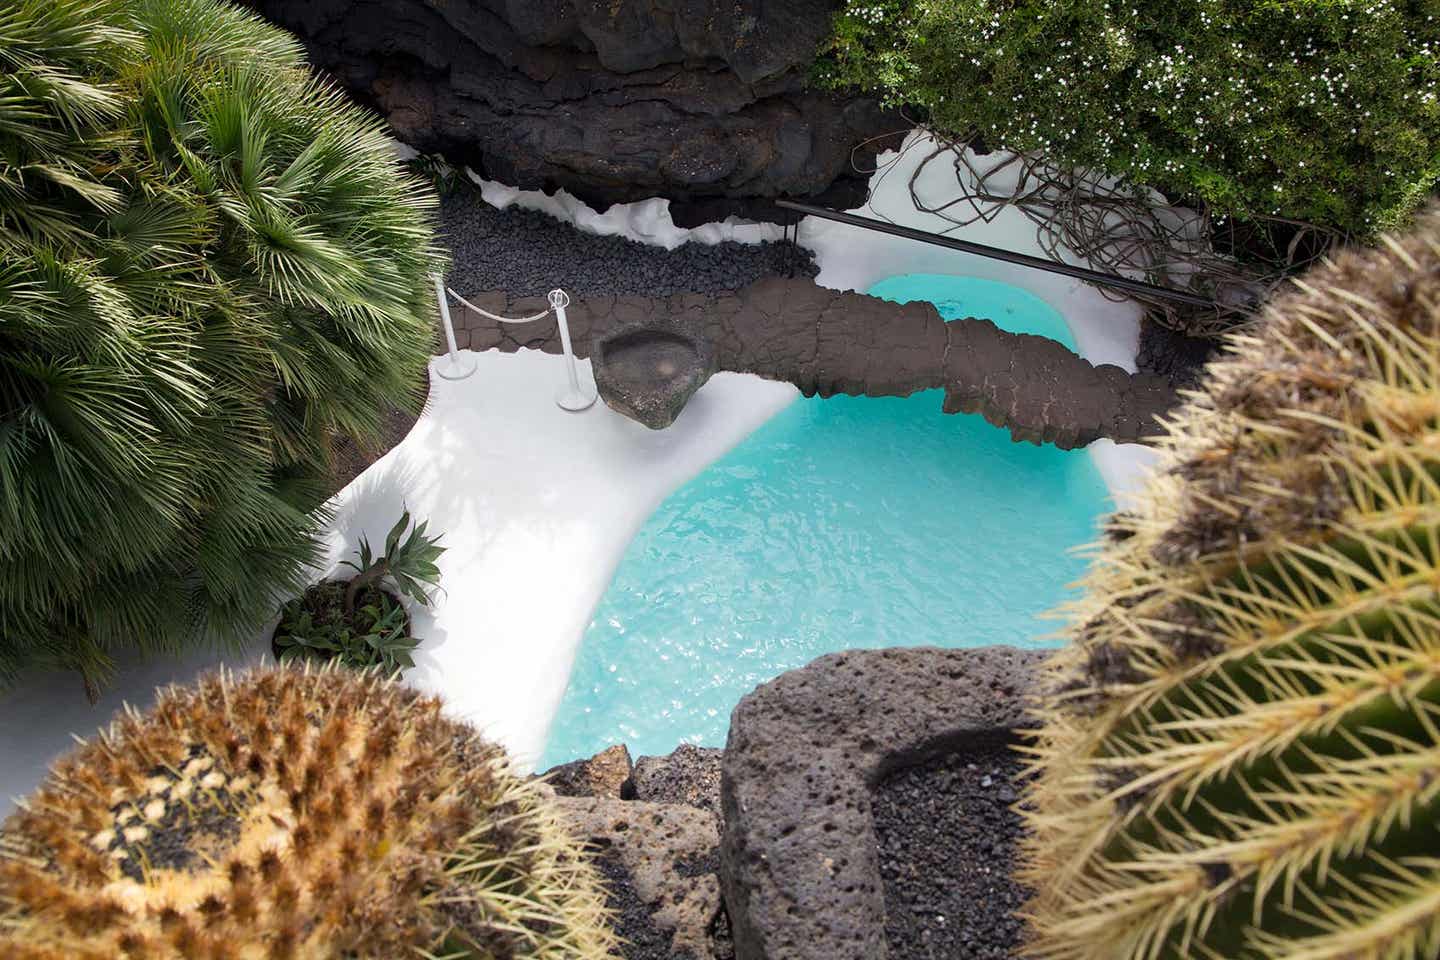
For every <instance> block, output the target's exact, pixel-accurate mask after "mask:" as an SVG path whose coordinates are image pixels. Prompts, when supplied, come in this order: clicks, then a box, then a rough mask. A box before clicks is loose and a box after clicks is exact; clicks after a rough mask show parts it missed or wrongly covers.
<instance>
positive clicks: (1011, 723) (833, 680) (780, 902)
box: [720, 646, 1044, 960]
mask: <svg viewBox="0 0 1440 960" xmlns="http://www.w3.org/2000/svg"><path fill="white" fill-rule="evenodd" d="M1043 656H1044V655H1043V653H1041V652H1038V651H1025V650H1018V649H1015V648H1013V647H1000V646H995V647H982V648H978V649H972V650H940V649H936V648H933V647H915V648H901V649H888V650H852V651H847V652H844V653H837V654H830V655H827V656H824V657H820V658H819V659H817V660H815V661H813V662H812V663H810V664H809V665H807V666H805V667H802V668H800V669H799V670H792V671H790V672H789V673H786V674H782V675H781V676H779V677H777V678H776V679H774V680H772V681H770V682H769V683H766V684H763V685H762V686H760V687H758V688H757V689H756V690H755V691H754V692H752V693H750V694H749V695H748V696H746V697H745V698H744V699H743V700H741V701H740V703H739V705H738V706H736V708H735V711H734V713H733V714H732V716H731V720H730V736H729V741H728V742H727V744H726V747H725V753H724V759H723V761H722V764H721V779H720V799H721V812H722V823H723V826H722V835H721V845H720V878H721V884H722V886H723V888H724V891H725V903H726V906H727V908H728V910H729V915H730V922H731V927H732V932H733V936H734V942H735V954H736V956H737V957H738V958H739V960H883V958H885V957H887V956H889V946H888V942H887V936H886V906H885V880H884V878H883V877H882V872H881V854H880V844H879V843H878V841H877V834H876V822H875V816H874V806H875V795H876V792H877V790H878V789H879V788H880V785H881V784H882V783H883V782H884V781H885V780H886V778H887V777H888V776H890V775H891V774H892V773H894V772H895V771H897V770H902V769H905V768H907V767H913V766H916V765H919V764H922V763H925V762H927V761H929V760H931V759H933V758H935V757H940V756H943V755H945V754H949V753H956V752H961V751H963V748H964V745H965V744H966V743H967V742H970V741H973V740H975V739H977V738H984V739H986V740H994V739H995V738H997V737H998V738H1008V737H1009V736H1010V733H1011V731H1013V730H1014V729H1015V728H1017V727H1018V726H1020V725H1021V724H1022V723H1023V722H1024V719H1025V704H1026V701H1027V699H1028V697H1029V693H1030V691H1031V690H1032V689H1033V687H1034V683H1035V677H1036V673H1035V667H1036V666H1037V665H1038V662H1039V661H1040V659H1041V658H1043ZM975 909H977V910H983V909H987V907H986V905H984V904H976V905H975Z"/></svg>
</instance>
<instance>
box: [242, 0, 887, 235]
mask: <svg viewBox="0 0 1440 960" xmlns="http://www.w3.org/2000/svg"><path fill="white" fill-rule="evenodd" d="M246 2H248V3H249V5H250V6H252V7H254V8H255V9H257V10H258V11H260V12H261V13H262V14H263V15H265V16H266V17H268V18H269V19H271V20H273V21H274V22H276V23H278V24H280V25H281V26H283V27H286V28H287V29H290V30H292V31H294V32H295V33H297V34H298V35H299V36H300V37H301V38H302V39H303V40H304V42H305V45H306V47H307V48H308V53H309V56H310V59H311V62H312V63H314V64H316V65H317V66H319V67H321V68H322V69H324V70H325V71H328V72H329V73H330V74H332V75H333V76H334V77H336V78H337V79H339V81H340V82H341V83H342V84H344V85H345V86H346V87H348V88H349V89H350V90H351V91H352V93H354V94H355V95H356V96H357V97H358V98H359V99H360V100H362V101H364V102H366V103H368V104H370V105H372V106H374V107H375V108H377V109H378V110H379V111H380V112H381V113H382V114H383V115H384V116H385V118H386V119H387V120H388V121H389V123H390V126H391V127H392V128H393V129H394V131H395V133H396V135H397V136H399V138H400V139H401V140H403V141H405V142H406V143H408V144H410V145H411V146H413V147H414V148H416V149H417V150H419V151H421V152H422V153H440V154H443V155H445V156H446V157H448V158H450V159H451V160H452V161H455V162H457V163H463V164H468V165H470V166H472V167H474V168H476V169H477V170H479V171H481V172H482V173H483V174H484V175H485V176H487V177H489V178H492V179H496V180H500V181H503V182H505V183H508V184H511V185H514V186H519V187H524V188H528V189H550V188H555V187H563V188H565V189H567V190H569V191H570V192H571V193H573V194H575V195H576V196H578V197H580V198H581V199H583V200H585V201H587V202H589V203H591V204H593V205H596V206H598V207H601V208H602V209H603V208H604V207H605V206H608V205H609V204H611V203H617V202H628V201H634V200H641V199H645V198H648V197H654V196H661V197H669V198H670V199H671V200H672V201H678V203H677V204H675V205H673V206H672V215H674V217H675V219H676V222H677V223H679V224H681V225H682V226H684V225H694V224H698V223H701V222H706V221H709V220H719V219H723V218H724V215H725V214H726V213H750V214H756V213H762V214H763V215H766V216H769V217H770V218H771V219H774V214H775V213H776V211H775V210H774V208H773V207H772V206H771V205H770V204H769V203H765V204H763V208H755V207H754V205H753V204H750V203H748V202H747V201H751V200H754V199H755V198H770V197H776V196H780V195H787V196H805V197H811V198H816V199H818V200H820V201H821V202H825V203H829V204H833V205H835V206H839V207H842V208H849V207H853V206H857V205H858V204H859V203H860V202H863V198H864V195H865V184H866V180H867V179H868V177H867V176H866V175H864V174H861V173H858V172H857V170H863V169H865V168H866V167H867V166H868V161H869V160H870V159H871V157H872V156H873V154H874V152H875V147H877V146H879V145H878V144H877V145H874V146H868V147H861V145H862V144H863V143H864V142H865V141H866V140H867V139H869V138H871V137H875V136H877V135H881V134H885V133H890V132H892V131H897V130H901V129H903V128H904V127H906V126H908V125H907V124H905V123H904V122H903V121H901V120H900V119H899V118H898V117H897V116H895V115H892V114H889V113H887V112H885V111H883V110H881V109H880V107H879V106H878V104H877V103H876V102H875V101H874V100H873V99H870V98H866V97H850V98H845V97H840V96H836V95H833V94H829V93H825V92H821V91H818V90H814V89H811V88H810V87H809V85H808V84H807V78H808V74H809V70H810V66H811V64H812V62H813V61H814V59H815V54H816V51H817V50H818V49H819V47H820V44H821V42H822V41H823V40H824V38H825V37H826V36H827V35H828V33H829V30H830V24H831V17H832V15H833V13H834V11H835V9H836V8H837V7H838V5H839V4H838V2H837V0H786V2H785V3H763V2H761V0H724V2H722V0H672V2H666V3H655V2H653V0H541V2H520V0H466V2H463V3H434V2H428V3H427V2H422V0H310V2H307V3H303V4H302V3H293V2H286V0H246ZM857 148H860V149H858V153H856V154H855V155H854V156H852V152H855V151H857ZM687 207H688V208H689V209H688V210H687ZM687 214H688V215H687Z"/></svg>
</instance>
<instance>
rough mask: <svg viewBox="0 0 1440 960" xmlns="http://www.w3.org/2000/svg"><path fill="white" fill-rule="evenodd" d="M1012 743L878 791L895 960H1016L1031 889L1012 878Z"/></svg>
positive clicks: (1015, 820) (936, 764) (949, 759)
mask: <svg viewBox="0 0 1440 960" xmlns="http://www.w3.org/2000/svg"><path fill="white" fill-rule="evenodd" d="M1019 773H1020V758H1019V755H1018V754H1016V753H1015V752H1014V751H1013V750H1012V749H1011V748H1010V745H1009V741H1007V740H1003V739H996V740H992V741H989V742H980V743H977V744H976V745H974V746H973V747H971V748H969V749H967V751H966V752H965V753H961V754H950V755H948V756H945V757H941V758H940V759H938V760H934V761H931V762H930V763H928V764H923V765H921V766H918V767H911V768H909V769H907V770H903V771H901V772H899V773H897V774H894V775H892V776H891V777H889V778H888V779H887V780H885V781H884V782H883V783H882V784H881V785H880V787H879V788H878V789H877V790H876V792H875V806H874V816H875V832H876V835H877V837H878V840H879V844H880V873H881V876H882V878H883V879H884V882H885V913H886V920H885V934H886V939H887V940H888V942H889V945H890V956H891V958H892V960H1010V958H1012V957H1014V956H1015V955H1016V947H1017V946H1018V944H1019V943H1020V937H1021V935H1022V933H1023V931H1024V926H1023V923H1022V922H1021V920H1020V919H1019V918H1018V917H1016V915H1015V911H1016V910H1017V909H1018V908H1019V907H1020V906H1021V905H1022V904H1023V903H1024V902H1025V896H1026V894H1025V889H1024V888H1023V887H1021V886H1020V885H1019V884H1017V883H1016V882H1015V881H1014V880H1012V879H1011V871H1012V869H1013V868H1014V866H1015V858H1016V850H1015V845H1016V841H1017V840H1018V839H1019V836H1020V818H1019V817H1018V816H1017V815H1016V814H1014V813H1012V812H1011V811H1010V810H1009V809H1008V807H1009V806H1010V805H1011V804H1012V803H1014V802H1015V799H1016V786H1015V782H1014V779H1015V777H1017V776H1018V775H1019Z"/></svg>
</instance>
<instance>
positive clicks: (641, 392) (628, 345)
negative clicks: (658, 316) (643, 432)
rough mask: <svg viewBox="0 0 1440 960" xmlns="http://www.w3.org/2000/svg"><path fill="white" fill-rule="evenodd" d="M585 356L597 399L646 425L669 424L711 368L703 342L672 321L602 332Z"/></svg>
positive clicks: (712, 363)
mask: <svg viewBox="0 0 1440 960" xmlns="http://www.w3.org/2000/svg"><path fill="white" fill-rule="evenodd" d="M591 359H592V361H593V363H594V371H595V386H596V388H597V389H598V390H599V391H600V398H601V399H602V400H604V401H605V403H606V405H607V406H609V407H610V409H612V410H614V411H616V412H618V413H623V414H624V415H625V416H627V417H629V418H630V419H631V420H635V421H637V422H639V423H643V424H645V426H647V427H649V428H650V429H651V430H661V429H664V428H665V427H668V426H670V424H672V423H674V422H675V418H676V417H678V416H679V415H680V411H681V410H684V409H685V404H686V403H688V402H689V401H690V398H691V397H693V396H694V395H695V391H697V390H699V389H700V388H701V387H703V386H704V385H705V381H707V380H709V379H710V375H711V374H713V373H714V372H715V370H716V362H715V351H714V350H713V349H712V348H711V346H710V343H709V341H707V340H706V339H704V338H703V337H699V336H696V335H694V334H692V333H690V332H688V331H687V330H685V328H684V327H683V326H680V325H676V324H644V325H640V326H633V327H624V328H621V329H619V330H616V331H613V332H611V333H608V334H606V335H604V336H602V337H600V338H598V339H597V340H596V341H595V348H594V350H593V351H592V352H591Z"/></svg>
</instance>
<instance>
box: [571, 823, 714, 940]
mask: <svg viewBox="0 0 1440 960" xmlns="http://www.w3.org/2000/svg"><path fill="white" fill-rule="evenodd" d="M556 805H557V807H558V808H559V811H560V815H561V817H562V818H563V819H564V821H565V822H566V824H567V825H568V826H569V828H570V831H571V832H572V833H573V834H574V835H575V836H577V837H581V838H583V839H584V840H585V841H586V842H587V843H588V845H589V847H590V850H591V853H592V855H593V857H594V858H595V863H596V866H597V867H598V868H599V870H600V871H601V873H602V874H604V876H605V879H606V887H607V888H608V890H609V894H610V896H609V898H608V899H609V903H608V906H609V907H610V909H611V910H612V911H614V915H615V916H614V922H615V925H616V930H617V932H619V934H620V935H621V936H622V937H624V938H625V941H626V946H625V948H624V956H625V958H626V960H712V958H713V957H714V956H715V950H714V946H713V943H712V932H711V931H712V929H713V928H714V927H715V925H716V921H717V919H718V918H719V915H720V884H719V881H718V880H717V879H716V876H715V865H716V862H717V860H718V853H717V851H716V846H717V844H718V842H719V833H718V829H717V825H716V821H715V815H714V814H712V813H709V812H707V811H704V810H699V809H696V808H695V807H690V806H685V805H682V804H668V803H643V802H635V801H628V802H627V801H621V800H613V799H606V798H599V797H562V798H560V799H558V800H557V801H556Z"/></svg>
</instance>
